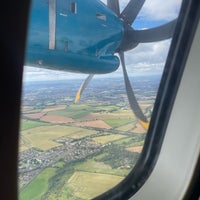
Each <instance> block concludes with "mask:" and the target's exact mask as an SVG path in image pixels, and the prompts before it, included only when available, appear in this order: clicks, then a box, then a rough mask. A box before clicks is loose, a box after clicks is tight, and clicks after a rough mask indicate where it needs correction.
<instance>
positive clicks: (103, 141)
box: [92, 134, 126, 144]
mask: <svg viewBox="0 0 200 200" xmlns="http://www.w3.org/2000/svg"><path fill="white" fill-rule="evenodd" d="M124 137H126V136H125V135H120V134H111V135H104V136H99V137H94V138H92V139H93V140H94V141H95V142H98V143H100V144H106V143H108V142H112V141H115V140H119V139H121V138H124Z"/></svg>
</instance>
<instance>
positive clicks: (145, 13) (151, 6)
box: [24, 0, 181, 81]
mask: <svg viewBox="0 0 200 200" xmlns="http://www.w3.org/2000/svg"><path fill="white" fill-rule="evenodd" d="M101 1H102V2H104V3H106V0H101ZM119 1H120V10H121V11H122V10H123V9H124V8H125V6H126V5H127V3H128V2H129V1H128V0H119ZM180 4H181V0H167V1H161V0H146V1H145V3H144V5H143V7H142V9H141V11H140V13H139V15H138V17H137V19H136V20H135V22H134V24H133V27H134V28H135V29H146V28H150V27H154V26H157V25H160V24H164V23H166V22H168V21H170V20H172V19H175V18H176V17H177V15H178V13H179V9H180ZM170 42H171V40H165V41H161V42H154V43H146V44H144V43H143V44H139V45H138V46H137V47H136V48H135V49H133V50H131V51H128V52H126V53H125V62H126V66H127V71H128V74H129V76H140V75H153V74H162V71H163V67H164V64H165V60H166V57H167V54H168V50H169V46H170ZM118 76H122V69H121V66H120V67H119V69H118V70H117V71H116V72H113V73H110V74H107V75H96V76H95V77H96V78H107V77H118ZM85 77H87V75H85V74H76V73H68V72H61V71H52V70H47V69H41V68H34V67H28V66H25V67H24V81H45V80H65V79H76V78H78V79H84V78H85Z"/></svg>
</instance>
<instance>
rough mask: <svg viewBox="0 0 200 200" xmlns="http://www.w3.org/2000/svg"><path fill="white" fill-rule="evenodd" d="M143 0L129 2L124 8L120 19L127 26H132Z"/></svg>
mask: <svg viewBox="0 0 200 200" xmlns="http://www.w3.org/2000/svg"><path fill="white" fill-rule="evenodd" d="M144 2H145V0H130V1H129V3H128V4H127V6H126V7H125V8H124V10H123V11H122V13H121V14H120V17H121V18H122V19H123V20H124V21H125V22H126V23H127V24H129V25H132V23H133V22H134V20H135V18H136V17H137V15H138V13H139V12H140V10H141V8H142V6H143V4H144Z"/></svg>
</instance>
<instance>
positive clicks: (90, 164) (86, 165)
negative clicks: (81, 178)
mask: <svg viewBox="0 0 200 200" xmlns="http://www.w3.org/2000/svg"><path fill="white" fill-rule="evenodd" d="M75 170H76V171H84V172H93V173H101V174H111V175H118V176H123V177H125V176H126V175H127V174H128V173H129V172H130V170H127V169H112V167H111V166H110V165H107V164H105V163H104V162H98V161H95V158H94V159H89V160H87V161H85V162H81V163H79V164H77V165H76V166H75Z"/></svg>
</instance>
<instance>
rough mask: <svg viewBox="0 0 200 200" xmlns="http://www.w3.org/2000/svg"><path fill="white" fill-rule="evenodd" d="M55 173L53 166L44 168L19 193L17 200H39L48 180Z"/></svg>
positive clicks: (45, 189) (46, 187)
mask: <svg viewBox="0 0 200 200" xmlns="http://www.w3.org/2000/svg"><path fill="white" fill-rule="evenodd" d="M54 173H55V169H54V168H46V169H45V170H44V171H42V172H41V173H40V174H39V175H38V176H37V177H36V178H34V179H33V181H31V183H30V184H28V185H27V187H25V188H24V189H23V190H22V191H20V193H19V200H40V199H41V197H42V195H43V194H44V193H45V192H46V191H47V189H48V180H49V178H50V177H51V176H53V175H54Z"/></svg>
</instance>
